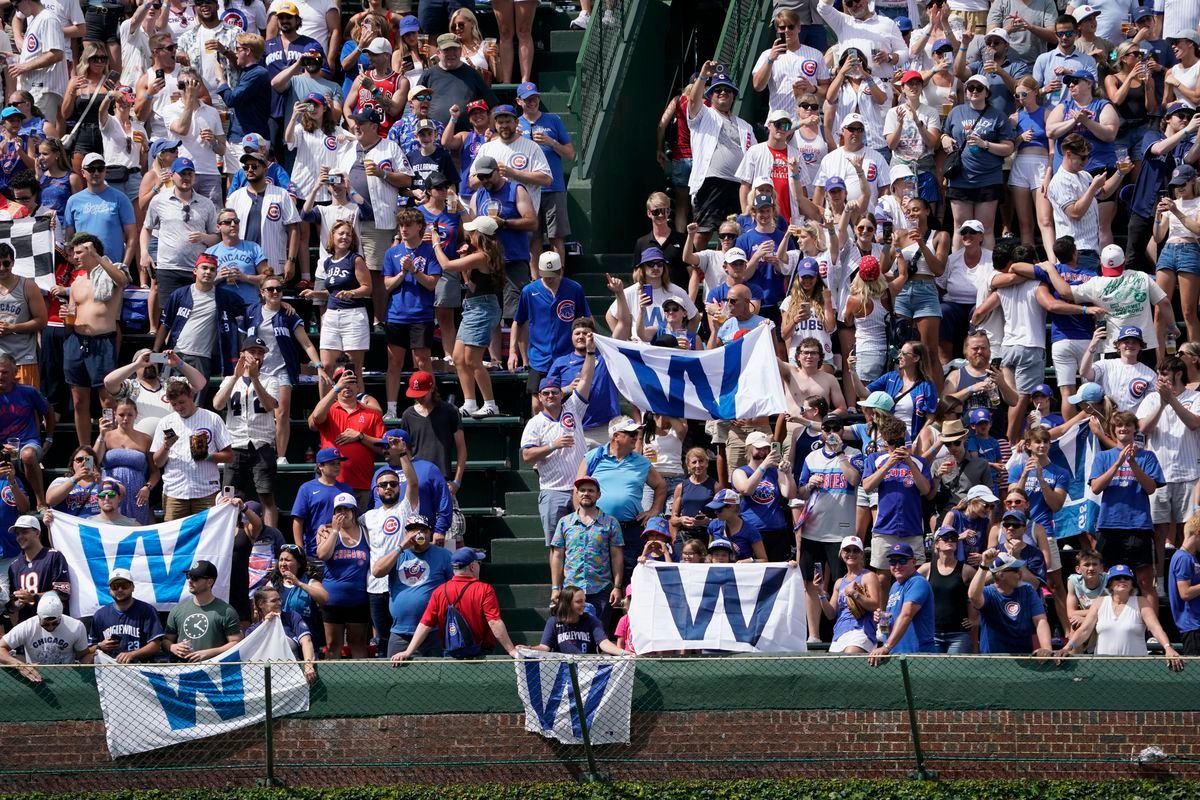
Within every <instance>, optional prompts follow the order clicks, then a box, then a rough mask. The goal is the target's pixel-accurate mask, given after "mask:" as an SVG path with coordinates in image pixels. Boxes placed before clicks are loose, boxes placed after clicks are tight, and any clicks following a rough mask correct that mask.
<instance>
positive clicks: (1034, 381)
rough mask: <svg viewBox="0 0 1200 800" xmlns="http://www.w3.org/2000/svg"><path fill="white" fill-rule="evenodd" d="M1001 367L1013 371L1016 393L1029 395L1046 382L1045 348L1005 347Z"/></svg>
mask: <svg viewBox="0 0 1200 800" xmlns="http://www.w3.org/2000/svg"><path fill="white" fill-rule="evenodd" d="M1000 364H1001V365H1002V366H1005V367H1008V368H1009V369H1011V370H1012V371H1013V374H1014V375H1016V378H1017V381H1016V383H1017V387H1016V388H1017V393H1018V394H1029V393H1030V392H1032V391H1033V389H1034V387H1035V386H1037V385H1038V384H1039V383H1044V382H1045V381H1046V348H1044V347H1016V346H1013V347H1006V348H1004V357H1003V358H1002V359H1001V360H1000Z"/></svg>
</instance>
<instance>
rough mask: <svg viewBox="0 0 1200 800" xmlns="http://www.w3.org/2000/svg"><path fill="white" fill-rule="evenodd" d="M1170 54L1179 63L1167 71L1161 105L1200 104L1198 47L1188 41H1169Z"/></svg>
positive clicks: (1199, 57) (1199, 54) (1199, 53)
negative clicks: (1181, 102)
mask: <svg viewBox="0 0 1200 800" xmlns="http://www.w3.org/2000/svg"><path fill="white" fill-rule="evenodd" d="M1171 52H1172V53H1174V54H1175V60H1176V61H1178V62H1179V63H1178V64H1176V65H1175V66H1173V67H1171V69H1170V70H1168V71H1167V77H1166V78H1165V79H1164V81H1163V82H1164V84H1165V87H1164V90H1165V93H1164V95H1163V105H1164V106H1169V105H1170V104H1171V103H1172V102H1173V101H1175V100H1183V101H1185V102H1187V103H1190V104H1192V105H1193V106H1194V105H1196V104H1197V103H1200V45H1197V44H1196V43H1195V42H1193V41H1192V40H1190V39H1171Z"/></svg>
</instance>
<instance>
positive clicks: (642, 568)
mask: <svg viewBox="0 0 1200 800" xmlns="http://www.w3.org/2000/svg"><path fill="white" fill-rule="evenodd" d="M633 598H634V600H633V607H632V609H631V610H630V612H629V627H630V629H631V632H632V634H633V647H634V649H635V650H636V651H637V652H638V653H654V652H661V651H663V650H728V651H736V652H743V653H799V652H804V651H806V650H807V649H808V646H807V642H808V622H807V617H806V616H805V613H804V609H805V595H804V581H803V579H802V578H801V577H800V570H798V569H796V568H794V567H788V566H787V565H786V564H778V563H776V564H665V563H661V562H657V561H647V562H646V563H645V564H641V565H639V566H638V567H637V568H636V569H635V570H634V571H633Z"/></svg>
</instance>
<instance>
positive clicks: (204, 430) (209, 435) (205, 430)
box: [196, 428, 213, 445]
mask: <svg viewBox="0 0 1200 800" xmlns="http://www.w3.org/2000/svg"><path fill="white" fill-rule="evenodd" d="M196 433H197V434H200V435H203V436H204V442H205V444H210V445H211V444H212V440H213V435H212V431H210V430H209V429H208V428H198V429H197V430H196Z"/></svg>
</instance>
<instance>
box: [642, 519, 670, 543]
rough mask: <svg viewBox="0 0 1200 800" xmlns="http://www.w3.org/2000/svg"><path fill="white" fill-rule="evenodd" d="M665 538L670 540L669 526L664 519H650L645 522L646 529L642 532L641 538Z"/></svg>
mask: <svg viewBox="0 0 1200 800" xmlns="http://www.w3.org/2000/svg"><path fill="white" fill-rule="evenodd" d="M655 534H657V535H659V536H665V537H667V538H668V539H670V538H671V526H670V525H669V524H668V523H667V519H666V517H651V518H650V519H648V520H646V528H645V530H643V531H642V538H643V539H645V538H646V537H647V536H654V535H655Z"/></svg>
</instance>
